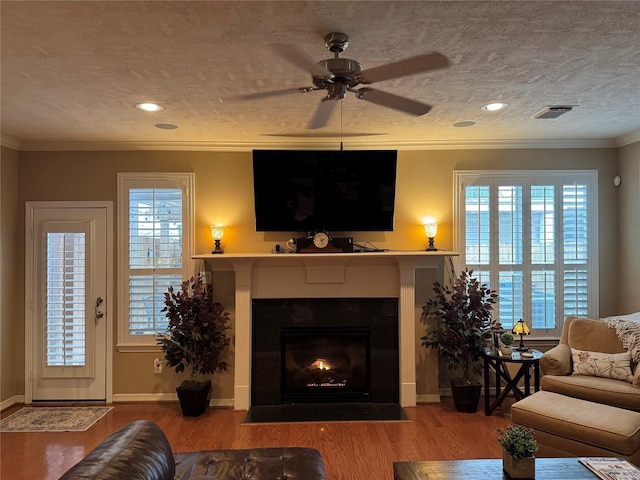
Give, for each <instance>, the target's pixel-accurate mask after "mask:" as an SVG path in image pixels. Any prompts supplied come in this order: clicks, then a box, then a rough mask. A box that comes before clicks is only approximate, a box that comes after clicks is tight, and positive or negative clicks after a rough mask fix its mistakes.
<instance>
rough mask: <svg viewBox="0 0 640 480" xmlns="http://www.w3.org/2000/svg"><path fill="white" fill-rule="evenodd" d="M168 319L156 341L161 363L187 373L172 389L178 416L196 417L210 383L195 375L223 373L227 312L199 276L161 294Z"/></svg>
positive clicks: (226, 345) (210, 288) (227, 339)
mask: <svg viewBox="0 0 640 480" xmlns="http://www.w3.org/2000/svg"><path fill="white" fill-rule="evenodd" d="M164 304H165V307H164V308H163V309H162V312H166V316H167V318H169V325H168V327H167V333H166V334H165V335H162V336H160V337H159V338H158V344H159V345H160V346H161V347H162V350H163V351H164V360H165V362H166V364H167V365H168V366H169V367H172V368H175V371H176V372H178V373H179V372H184V371H185V370H187V371H188V372H190V377H189V379H186V380H184V381H183V382H182V384H181V385H180V386H179V387H178V388H176V391H177V393H178V399H179V400H180V406H181V408H182V413H183V415H185V416H191V417H197V416H198V415H201V414H202V413H204V412H205V410H206V408H207V406H208V403H209V391H210V389H211V380H210V379H209V380H206V381H202V380H197V379H196V378H197V376H198V375H204V376H206V375H212V374H213V373H215V371H216V370H220V371H225V370H226V369H227V367H228V364H227V362H226V361H225V356H226V353H227V349H228V347H229V343H230V339H229V337H228V336H227V330H228V329H229V328H230V327H229V313H228V312H225V311H224V309H223V307H222V305H221V304H220V303H218V302H215V301H214V300H213V288H212V287H211V286H207V285H205V283H204V281H203V280H202V278H201V277H200V276H198V278H194V277H191V278H190V279H189V280H185V281H184V282H182V286H181V288H180V290H179V291H177V292H176V291H174V289H173V287H169V289H168V291H167V292H166V293H165V294H164Z"/></svg>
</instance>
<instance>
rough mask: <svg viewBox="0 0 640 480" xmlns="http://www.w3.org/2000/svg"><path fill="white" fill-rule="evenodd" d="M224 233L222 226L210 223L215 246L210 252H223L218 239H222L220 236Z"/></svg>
mask: <svg viewBox="0 0 640 480" xmlns="http://www.w3.org/2000/svg"><path fill="white" fill-rule="evenodd" d="M223 235H224V227H215V226H213V225H211V237H212V238H213V241H214V242H215V244H216V245H215V248H214V250H213V252H211V253H223V252H222V249H221V248H220V240H222V236H223Z"/></svg>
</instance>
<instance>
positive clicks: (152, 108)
mask: <svg viewBox="0 0 640 480" xmlns="http://www.w3.org/2000/svg"><path fill="white" fill-rule="evenodd" d="M136 108H137V109H138V110H144V111H145V112H159V111H160V110H163V109H164V108H163V107H162V105H158V104H157V103H148V102H146V103H138V104H136Z"/></svg>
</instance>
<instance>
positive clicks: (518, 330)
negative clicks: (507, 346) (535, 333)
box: [512, 319, 531, 335]
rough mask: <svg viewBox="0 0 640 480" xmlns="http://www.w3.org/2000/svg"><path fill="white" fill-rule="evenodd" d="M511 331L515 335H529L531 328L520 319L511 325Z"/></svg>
mask: <svg viewBox="0 0 640 480" xmlns="http://www.w3.org/2000/svg"><path fill="white" fill-rule="evenodd" d="M512 332H513V333H514V334H516V335H529V334H530V333H531V330H529V327H528V326H527V324H526V323H524V320H522V319H520V320H518V321H517V322H516V324H515V325H514V326H513V330H512Z"/></svg>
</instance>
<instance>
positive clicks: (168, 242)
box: [118, 174, 193, 345]
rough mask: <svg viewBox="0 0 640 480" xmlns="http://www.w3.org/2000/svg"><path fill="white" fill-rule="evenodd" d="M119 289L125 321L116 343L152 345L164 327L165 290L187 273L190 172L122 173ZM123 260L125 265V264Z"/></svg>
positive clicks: (191, 179)
mask: <svg viewBox="0 0 640 480" xmlns="http://www.w3.org/2000/svg"><path fill="white" fill-rule="evenodd" d="M118 178H119V198H120V199H121V201H123V202H124V206H121V210H120V215H121V216H120V218H119V220H120V221H121V227H120V229H121V232H120V239H121V248H122V249H123V251H125V252H127V254H126V257H124V256H123V257H122V258H121V262H120V264H121V268H123V271H124V272H125V273H126V276H125V275H123V276H122V277H121V279H122V280H123V284H122V285H121V294H122V297H123V299H125V300H124V301H123V304H122V305H124V306H122V305H121V311H124V316H125V317H126V324H124V325H123V326H122V329H123V331H124V333H123V334H119V335H118V344H119V345H126V344H129V345H145V344H146V345H155V340H154V338H155V335H157V334H161V333H164V332H165V331H166V329H167V321H168V320H167V317H166V316H165V314H164V313H163V312H161V310H162V309H163V308H164V293H165V292H166V291H167V290H168V288H169V287H170V286H173V287H174V288H179V287H180V284H181V283H182V281H183V280H185V279H186V278H188V277H189V276H191V268H190V267H191V261H190V258H191V255H192V253H193V246H192V234H191V231H192V229H193V227H192V225H193V193H192V192H193V174H162V175H158V176H156V175H154V174H120V175H119V176H118ZM123 264H124V265H123Z"/></svg>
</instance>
